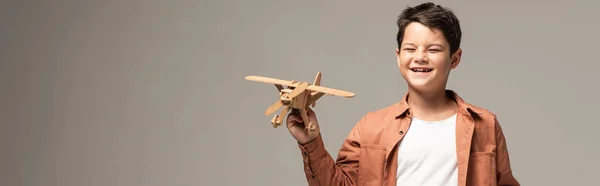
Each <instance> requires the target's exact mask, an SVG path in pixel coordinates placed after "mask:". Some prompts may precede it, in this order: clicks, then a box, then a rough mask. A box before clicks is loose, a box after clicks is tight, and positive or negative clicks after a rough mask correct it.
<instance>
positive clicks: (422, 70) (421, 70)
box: [412, 68, 431, 72]
mask: <svg viewBox="0 0 600 186" xmlns="http://www.w3.org/2000/svg"><path fill="white" fill-rule="evenodd" d="M412 71H413V72H430V71H431V69H422V68H419V69H412Z"/></svg>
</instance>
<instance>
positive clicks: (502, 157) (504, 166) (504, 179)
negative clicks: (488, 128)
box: [494, 118, 520, 186]
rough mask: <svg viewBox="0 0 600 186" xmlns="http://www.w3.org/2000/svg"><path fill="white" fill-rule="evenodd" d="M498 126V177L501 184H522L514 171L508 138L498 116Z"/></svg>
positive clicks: (496, 119)
mask: <svg viewBox="0 0 600 186" xmlns="http://www.w3.org/2000/svg"><path fill="white" fill-rule="evenodd" d="M494 122H495V127H496V178H497V181H498V185H499V186H520V184H519V182H518V181H517V179H516V178H515V177H514V175H513V173H512V168H511V166H510V158H509V155H508V147H507V145H506V138H505V136H504V133H503V131H502V127H501V126H500V123H499V122H498V118H494Z"/></svg>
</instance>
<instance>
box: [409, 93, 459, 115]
mask: <svg viewBox="0 0 600 186" xmlns="http://www.w3.org/2000/svg"><path fill="white" fill-rule="evenodd" d="M407 102H408V104H409V105H410V107H411V109H412V110H413V111H414V112H413V113H414V115H415V117H419V118H424V119H427V118H431V119H440V117H442V118H443V117H447V115H449V114H454V112H455V109H453V107H455V104H456V103H455V102H454V101H453V100H452V99H451V98H449V97H448V96H447V95H446V91H445V90H439V91H433V92H419V91H415V90H409V96H408V100H407Z"/></svg>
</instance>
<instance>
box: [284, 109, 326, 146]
mask: <svg viewBox="0 0 600 186" xmlns="http://www.w3.org/2000/svg"><path fill="white" fill-rule="evenodd" d="M306 112H307V113H306V114H307V116H308V119H309V121H306V122H304V121H302V117H301V115H300V111H299V110H297V109H293V110H292V111H291V112H290V114H288V117H287V119H286V123H287V128H288V130H289V131H290V133H291V134H292V136H293V137H294V138H295V139H296V141H298V143H300V144H302V145H303V144H306V143H309V142H311V141H312V140H314V139H315V138H317V136H319V133H320V128H319V122H318V121H317V116H316V114H315V112H314V111H313V110H312V109H310V108H307V109H306ZM309 122H312V123H313V125H314V127H315V130H314V131H311V130H309V129H306V125H308V123H309Z"/></svg>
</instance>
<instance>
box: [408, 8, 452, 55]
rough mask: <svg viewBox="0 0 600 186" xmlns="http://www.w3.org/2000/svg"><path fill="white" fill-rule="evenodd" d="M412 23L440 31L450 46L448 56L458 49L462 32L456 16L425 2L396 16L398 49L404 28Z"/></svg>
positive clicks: (445, 9)
mask: <svg viewBox="0 0 600 186" xmlns="http://www.w3.org/2000/svg"><path fill="white" fill-rule="evenodd" d="M412 22H419V23H421V24H423V25H425V26H428V27H429V28H431V29H436V28H437V29H440V30H442V32H443V34H444V37H445V38H446V40H447V41H448V43H449V44H450V55H452V54H454V53H455V52H456V51H457V50H458V48H459V47H460V40H461V36H462V32H461V29H460V23H459V21H458V18H457V17H456V15H454V13H453V12H452V11H451V10H450V9H448V8H444V7H442V6H440V5H436V4H434V3H432V2H426V3H423V4H420V5H417V6H415V7H407V8H406V9H404V10H403V11H402V13H401V14H400V15H399V16H398V19H397V21H396V24H397V25H398V34H397V35H396V41H397V42H398V48H400V45H401V44H402V39H403V38H404V31H405V29H406V26H408V24H410V23H412Z"/></svg>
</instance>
